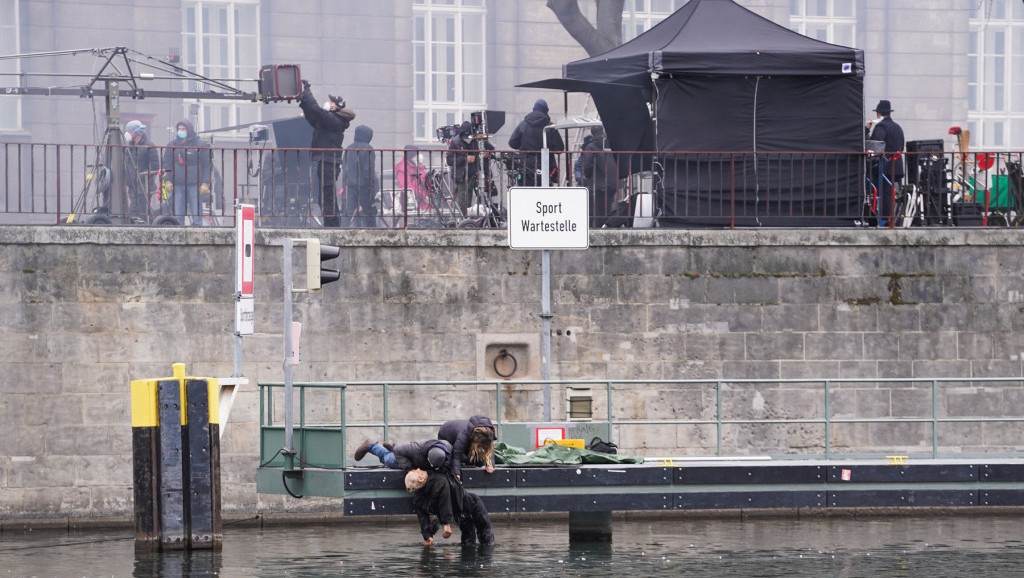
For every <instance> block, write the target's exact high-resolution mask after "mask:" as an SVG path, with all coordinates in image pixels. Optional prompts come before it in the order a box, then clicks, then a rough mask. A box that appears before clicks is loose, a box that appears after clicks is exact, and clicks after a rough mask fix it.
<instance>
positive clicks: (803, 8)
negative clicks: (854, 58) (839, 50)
mask: <svg viewBox="0 0 1024 578" xmlns="http://www.w3.org/2000/svg"><path fill="white" fill-rule="evenodd" d="M856 8H857V7H856V0H790V8H789V28H790V29H791V30H794V31H796V32H799V33H800V34H803V35H804V36H807V37H810V38H814V39H815V40H821V41H822V42H828V43H830V44H838V45H840V46H849V47H855V46H856V43H857V11H856Z"/></svg>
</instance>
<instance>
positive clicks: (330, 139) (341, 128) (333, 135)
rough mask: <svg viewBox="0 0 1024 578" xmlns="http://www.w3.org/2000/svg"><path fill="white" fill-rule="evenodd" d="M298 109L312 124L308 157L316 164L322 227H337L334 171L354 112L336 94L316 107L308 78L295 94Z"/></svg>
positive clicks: (328, 96)
mask: <svg viewBox="0 0 1024 578" xmlns="http://www.w3.org/2000/svg"><path fill="white" fill-rule="evenodd" d="M299 108H301V109H302V116H303V117H305V119H306V122H308V123H309V124H310V126H312V127H313V139H312V142H311V143H310V145H309V148H311V149H313V151H312V154H311V155H310V159H311V160H312V161H313V162H315V163H316V166H317V179H318V180H319V181H320V211H321V212H322V213H323V216H324V226H325V227H339V226H341V219H340V218H339V216H338V191H337V189H336V186H337V181H338V173H339V171H340V168H341V162H342V155H343V149H342V142H343V141H344V140H345V130H346V129H347V128H348V127H349V124H350V123H351V122H352V120H353V119H354V118H355V117H356V113H355V112H353V111H352V110H350V109H348V108H346V107H345V100H344V99H343V98H341V97H340V96H333V95H330V94H328V95H327V102H325V103H324V104H323V106H320V105H319V104H318V103H317V101H316V97H314V96H313V91H312V90H310V83H309V81H306V80H303V81H302V94H301V95H300V96H299Z"/></svg>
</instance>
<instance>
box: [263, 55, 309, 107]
mask: <svg viewBox="0 0 1024 578" xmlns="http://www.w3.org/2000/svg"><path fill="white" fill-rule="evenodd" d="M260 94H261V95H262V96H263V100H264V101H266V102H274V101H278V100H291V99H297V98H299V96H300V95H302V75H301V74H300V72H299V65H298V64H268V65H266V66H263V67H262V68H260Z"/></svg>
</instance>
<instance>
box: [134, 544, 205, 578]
mask: <svg viewBox="0 0 1024 578" xmlns="http://www.w3.org/2000/svg"><path fill="white" fill-rule="evenodd" d="M221 566H222V563H221V553H220V552H219V551H214V550H194V551H191V552H186V551H171V552H152V551H149V550H147V551H141V550H136V552H135V570H134V572H132V577H133V578H179V577H180V578H189V577H193V576H195V577H202V576H220V575H221Z"/></svg>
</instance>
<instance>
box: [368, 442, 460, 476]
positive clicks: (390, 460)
mask: <svg viewBox="0 0 1024 578" xmlns="http://www.w3.org/2000/svg"><path fill="white" fill-rule="evenodd" d="M367 453H371V454H373V455H375V456H377V458H378V459H379V460H380V463H382V464H384V465H385V466H387V467H389V468H394V469H397V470H404V471H409V470H414V469H422V470H439V469H445V468H450V467H451V463H452V445H451V444H450V443H448V442H447V441H445V440H419V441H411V442H407V443H404V444H398V445H397V446H396V445H392V444H390V443H387V442H385V443H383V444H382V443H380V442H374V441H371V440H369V439H367V440H366V441H364V442H363V443H362V444H361V445H360V446H359V447H358V448H356V453H355V455H354V456H352V457H354V458H355V460H356V461H357V462H358V461H359V460H361V459H363V458H364V457H365V456H366V454H367Z"/></svg>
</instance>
